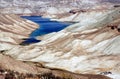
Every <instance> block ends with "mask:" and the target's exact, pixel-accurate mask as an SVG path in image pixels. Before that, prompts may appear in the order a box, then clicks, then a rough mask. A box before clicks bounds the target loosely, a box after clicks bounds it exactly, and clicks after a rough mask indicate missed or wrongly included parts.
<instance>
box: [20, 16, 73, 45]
mask: <svg viewBox="0 0 120 79" xmlns="http://www.w3.org/2000/svg"><path fill="white" fill-rule="evenodd" d="M21 17H22V18H25V19H28V20H31V21H33V22H35V23H37V24H38V25H39V28H38V29H36V30H34V31H33V32H32V33H31V34H30V36H29V38H28V39H26V40H25V41H24V42H23V43H24V44H29V43H36V42H40V40H36V39H35V37H37V36H41V35H45V34H48V33H52V32H58V31H60V30H62V29H64V28H66V27H67V26H69V25H70V24H72V23H65V22H57V21H51V20H50V19H49V18H42V17H41V16H21Z"/></svg>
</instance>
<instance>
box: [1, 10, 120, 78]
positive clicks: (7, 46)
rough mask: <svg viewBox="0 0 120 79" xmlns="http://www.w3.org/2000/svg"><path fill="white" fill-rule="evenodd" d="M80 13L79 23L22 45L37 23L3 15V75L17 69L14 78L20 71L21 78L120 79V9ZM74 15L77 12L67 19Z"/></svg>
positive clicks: (8, 74) (11, 15) (7, 74)
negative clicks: (36, 41) (33, 42)
mask: <svg viewBox="0 0 120 79" xmlns="http://www.w3.org/2000/svg"><path fill="white" fill-rule="evenodd" d="M77 15H78V16H77V17H76V18H75V19H73V21H75V20H77V21H78V23H75V24H73V25H71V26H68V27H67V28H65V29H64V30H62V31H59V32H54V33H50V34H48V35H44V36H41V37H37V39H39V40H42V41H41V42H39V43H35V44H30V45H26V46H22V45H19V44H20V42H21V41H22V39H24V38H27V37H28V35H29V34H30V33H31V32H32V31H33V30H34V29H36V28H37V27H38V26H37V24H35V23H33V22H31V21H29V20H24V19H21V18H20V17H18V16H16V15H13V14H0V17H1V19H0V20H1V22H0V31H1V33H0V51H1V55H0V58H1V60H0V63H1V64H0V67H1V70H2V71H3V72H1V74H2V75H3V76H2V77H4V76H6V77H9V76H10V73H12V72H14V73H13V74H12V76H11V77H15V75H16V73H17V78H18V77H19V75H22V76H23V78H27V77H31V78H34V79H35V78H36V79H37V78H42V77H43V79H45V78H52V79H58V78H60V79H64V78H65V79H70V78H72V79H77V78H78V79H79V78H80V79H110V78H108V77H111V78H113V79H119V78H120V71H119V68H120V61H119V59H120V52H119V51H120V47H119V34H120V32H119V31H120V27H119V24H120V17H119V16H120V8H112V9H104V10H100V11H88V12H83V13H81V12H80V13H79V12H78V14H77ZM71 16H74V14H71V15H69V16H68V17H69V18H68V17H66V18H68V19H67V20H71V19H72V17H71ZM70 17H71V18H70ZM61 19H62V20H65V18H61ZM19 64H20V65H19ZM4 74H5V75H4ZM104 75H105V76H104ZM106 76H108V77H106ZM21 79H22V78H21Z"/></svg>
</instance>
